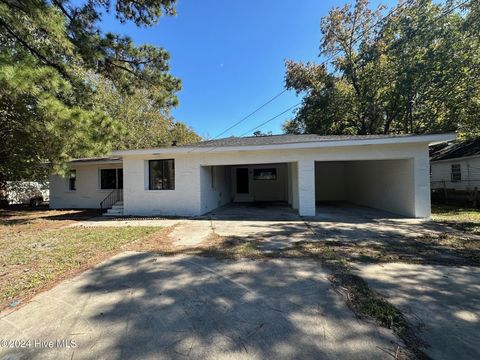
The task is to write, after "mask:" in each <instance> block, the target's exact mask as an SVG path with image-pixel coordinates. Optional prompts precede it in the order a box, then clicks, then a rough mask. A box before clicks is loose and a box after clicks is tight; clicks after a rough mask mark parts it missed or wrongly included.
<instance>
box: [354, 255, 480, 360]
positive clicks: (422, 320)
mask: <svg viewBox="0 0 480 360" xmlns="http://www.w3.org/2000/svg"><path fill="white" fill-rule="evenodd" d="M357 269H358V274H359V275H360V276H361V277H363V278H364V279H365V280H367V281H368V284H369V285H370V287H372V288H374V289H375V290H377V291H379V292H380V293H381V294H383V295H384V296H386V298H387V299H388V301H389V302H391V303H392V304H394V305H396V306H397V307H399V308H400V309H401V311H402V312H403V313H404V314H405V315H406V316H407V317H408V319H409V320H410V321H411V322H412V323H413V324H414V325H415V326H416V327H417V329H418V332H417V333H418V335H419V336H420V337H421V338H422V339H424V340H425V341H426V342H427V344H428V345H429V347H427V348H426V349H425V352H426V353H427V354H428V355H429V356H430V357H431V358H433V359H439V360H440V359H445V360H447V359H456V360H463V359H465V360H467V359H480V347H479V344H480V268H474V267H450V266H439V265H433V266H432V265H414V264H403V263H389V264H382V265H360V264H359V265H357Z"/></svg>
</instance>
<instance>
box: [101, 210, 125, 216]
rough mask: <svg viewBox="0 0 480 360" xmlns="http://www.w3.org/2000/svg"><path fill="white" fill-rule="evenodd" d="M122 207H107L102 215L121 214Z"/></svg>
mask: <svg viewBox="0 0 480 360" xmlns="http://www.w3.org/2000/svg"><path fill="white" fill-rule="evenodd" d="M122 215H123V209H108V210H107V212H106V213H103V216H122Z"/></svg>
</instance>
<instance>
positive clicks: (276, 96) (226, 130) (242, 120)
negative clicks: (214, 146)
mask: <svg viewBox="0 0 480 360" xmlns="http://www.w3.org/2000/svg"><path fill="white" fill-rule="evenodd" d="M286 91H287V89H284V90H282V91H281V92H280V93H278V94H277V95H275V96H274V97H273V98H271V99H270V100H268V101H267V102H265V103H263V104H262V105H261V106H259V107H258V108H256V109H255V110H253V111H252V112H251V113H250V114H248V115H247V116H245V117H243V118H241V119H240V120H238V121H237V122H236V123H235V124H233V125H232V126H230V127H229V128H227V129H225V130H224V131H222V132H221V133H220V134H218V135H217V136H215V137H213V138H212V139H211V140H214V139H217V138H219V137H220V136H222V135H223V134H225V133H226V132H228V131H229V130H231V129H233V128H234V127H236V126H237V125H239V124H241V123H242V122H244V121H245V120H247V119H248V118H249V117H250V116H252V115H253V114H255V113H256V112H257V111H259V110H261V109H263V108H264V107H265V106H267V105H268V104H270V103H271V102H272V101H274V100H275V99H277V98H278V97H280V96H281V95H283V94H284V93H285V92H286Z"/></svg>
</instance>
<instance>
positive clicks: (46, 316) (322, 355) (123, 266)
mask: <svg viewBox="0 0 480 360" xmlns="http://www.w3.org/2000/svg"><path fill="white" fill-rule="evenodd" d="M327 275H328V274H327V272H326V271H325V270H324V269H322V268H321V267H320V265H319V264H318V263H317V262H314V261H306V260H295V259H281V260H280V259H278V260H269V261H252V260H242V261H225V260H223V261H222V260H217V259H214V258H202V257H194V256H172V257H161V256H157V255H154V254H149V253H136V252H126V253H123V254H121V255H119V256H116V257H114V258H112V259H110V260H109V261H107V262H105V263H103V264H100V265H99V266H97V267H95V268H93V269H92V270H90V271H87V272H85V273H83V274H81V275H79V276H77V277H75V278H73V279H71V280H67V281H64V282H62V283H61V284H59V285H58V286H56V287H55V288H53V289H52V290H50V291H47V292H45V293H42V294H39V295H37V296H36V297H35V298H33V299H32V301H31V302H30V303H28V304H26V305H25V306H23V307H21V308H19V309H17V310H16V311H14V312H12V313H10V314H8V315H3V317H2V318H1V319H0V333H1V334H2V338H3V339H31V340H32V341H34V340H35V339H38V340H63V339H65V340H67V341H72V340H73V341H75V344H76V347H74V348H53V349H50V348H24V349H8V348H1V349H0V355H1V356H2V357H5V358H9V359H27V358H28V359H40V358H41V359H57V358H68V359H70V358H73V359H119V358H125V359H170V358H179V357H189V358H193V359H267V358H271V359H294V358H296V359H298V358H310V359H385V358H386V357H388V355H386V353H385V352H384V350H391V349H394V348H395V344H394V342H395V341H397V340H396V339H395V338H394V337H393V336H392V335H391V333H390V332H388V331H386V330H384V329H380V328H376V327H375V326H373V325H372V324H367V323H363V322H360V321H358V320H357V319H356V318H355V316H354V315H353V314H352V313H351V311H350V310H349V309H348V308H347V307H346V306H345V304H344V302H343V299H342V298H341V297H340V296H339V295H338V294H337V293H335V292H334V291H333V290H332V288H331V285H330V283H329V281H328V280H327Z"/></svg>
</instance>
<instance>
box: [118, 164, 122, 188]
mask: <svg viewBox="0 0 480 360" xmlns="http://www.w3.org/2000/svg"><path fill="white" fill-rule="evenodd" d="M117 189H123V169H117Z"/></svg>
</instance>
